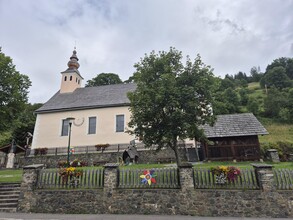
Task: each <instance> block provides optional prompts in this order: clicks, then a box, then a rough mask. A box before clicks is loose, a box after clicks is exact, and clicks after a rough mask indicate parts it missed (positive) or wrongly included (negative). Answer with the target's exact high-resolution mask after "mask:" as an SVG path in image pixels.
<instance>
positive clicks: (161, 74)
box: [128, 48, 213, 164]
mask: <svg viewBox="0 0 293 220" xmlns="http://www.w3.org/2000/svg"><path fill="white" fill-rule="evenodd" d="M134 67H135V68H136V72H135V73H134V82H135V83H136V84H137V88H136V90H135V91H134V92H131V93H129V94H128V97H129V100H130V103H131V104H130V112H131V113H132V114H131V120H130V122H129V124H128V125H129V127H130V128H131V129H132V130H130V131H129V132H130V133H131V134H134V135H135V136H136V137H139V138H140V139H142V140H143V142H144V144H145V145H146V146H147V147H149V146H152V145H156V146H157V147H158V148H161V147H170V148H171V149H173V150H174V152H175V156H176V159H177V163H178V164H180V159H179V156H178V147H177V142H178V140H184V139H186V138H199V137H202V136H203V132H202V130H201V129H200V128H199V125H201V124H205V123H212V122H213V116H212V109H211V104H212V96H211V86H212V85H211V83H210V82H211V78H212V77H213V73H212V70H211V68H210V67H209V66H207V65H205V64H204V63H203V62H202V61H201V58H200V56H199V55H198V56H197V57H196V58H195V60H194V62H192V61H191V60H190V59H189V57H187V61H186V64H185V65H183V63H182V53H181V52H179V51H178V50H176V49H175V48H170V50H169V51H168V52H165V51H162V52H159V53H158V54H156V53H155V52H154V51H153V52H151V53H150V54H149V55H145V57H144V58H142V59H141V60H140V62H138V63H137V64H135V65H134Z"/></svg>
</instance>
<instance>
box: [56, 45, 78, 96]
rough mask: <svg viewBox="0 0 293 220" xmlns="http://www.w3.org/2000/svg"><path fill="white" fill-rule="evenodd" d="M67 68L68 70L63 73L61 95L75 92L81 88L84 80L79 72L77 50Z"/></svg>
mask: <svg viewBox="0 0 293 220" xmlns="http://www.w3.org/2000/svg"><path fill="white" fill-rule="evenodd" d="M67 66H68V69H67V70H65V71H63V72H61V74H62V79H61V88H60V93H68V92H74V90H75V89H77V88H80V87H81V82H82V80H83V78H82V76H81V75H80V73H79V71H78V68H79V63H78V58H77V56H76V50H75V48H74V51H73V54H72V56H71V57H70V60H69V62H68V63H67Z"/></svg>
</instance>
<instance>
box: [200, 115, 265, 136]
mask: <svg viewBox="0 0 293 220" xmlns="http://www.w3.org/2000/svg"><path fill="white" fill-rule="evenodd" d="M203 129H204V133H205V135H206V136H207V138H216V137H233V136H234V137H235V136H251V135H264V134H268V132H267V130H266V129H265V128H264V127H263V125H262V124H261V123H260V122H259V121H258V120H257V118H256V117H255V116H254V115H253V114H252V113H243V114H229V115H218V116H217V120H216V123H215V124H214V126H213V127H211V126H209V125H204V126H203Z"/></svg>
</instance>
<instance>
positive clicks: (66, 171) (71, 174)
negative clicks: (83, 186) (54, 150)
mask: <svg viewBox="0 0 293 220" xmlns="http://www.w3.org/2000/svg"><path fill="white" fill-rule="evenodd" d="M58 173H59V175H60V176H61V178H62V183H63V184H64V183H66V184H68V180H69V184H70V185H71V186H73V187H77V186H78V185H79V177H81V176H82V174H83V170H82V169H79V168H76V167H67V168H60V169H59V171H58Z"/></svg>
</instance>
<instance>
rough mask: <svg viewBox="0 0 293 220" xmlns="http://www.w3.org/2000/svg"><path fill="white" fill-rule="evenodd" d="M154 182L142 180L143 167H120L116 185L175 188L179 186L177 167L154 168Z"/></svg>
mask: <svg viewBox="0 0 293 220" xmlns="http://www.w3.org/2000/svg"><path fill="white" fill-rule="evenodd" d="M152 170H154V174H155V175H156V176H155V177H154V178H155V181H156V183H152V184H151V185H149V184H145V183H143V182H142V180H143V178H141V177H140V176H141V175H143V172H144V171H145V169H120V170H119V179H118V187H119V188H131V189H132V188H138V189H149V188H155V189H159V188H161V189H177V188H180V182H179V174H178V169H177V168H155V169H152Z"/></svg>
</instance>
